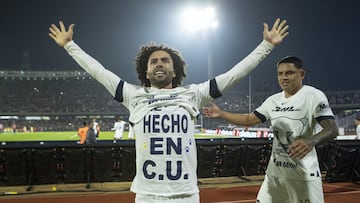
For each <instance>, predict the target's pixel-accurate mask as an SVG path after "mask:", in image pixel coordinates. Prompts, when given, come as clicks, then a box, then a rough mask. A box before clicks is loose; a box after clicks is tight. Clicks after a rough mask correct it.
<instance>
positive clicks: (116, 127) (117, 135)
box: [112, 121, 125, 139]
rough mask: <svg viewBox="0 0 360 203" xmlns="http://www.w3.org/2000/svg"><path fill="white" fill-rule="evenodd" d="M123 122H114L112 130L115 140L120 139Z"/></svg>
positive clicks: (123, 126) (122, 131)
mask: <svg viewBox="0 0 360 203" xmlns="http://www.w3.org/2000/svg"><path fill="white" fill-rule="evenodd" d="M124 128H125V121H116V122H115V123H114V127H113V128H112V130H115V135H114V138H115V139H121V138H122V136H123V133H124Z"/></svg>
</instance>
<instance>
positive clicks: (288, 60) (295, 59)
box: [277, 56, 304, 69]
mask: <svg viewBox="0 0 360 203" xmlns="http://www.w3.org/2000/svg"><path fill="white" fill-rule="evenodd" d="M282 63H292V64H294V66H295V67H296V68H301V69H304V66H303V61H302V60H301V59H300V58H299V57H296V56H286V57H284V58H282V59H281V60H280V61H279V62H278V63H277V66H279V65H280V64H282Z"/></svg>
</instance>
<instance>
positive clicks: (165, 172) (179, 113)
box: [49, 19, 288, 203]
mask: <svg viewBox="0 0 360 203" xmlns="http://www.w3.org/2000/svg"><path fill="white" fill-rule="evenodd" d="M73 28H74V24H71V25H70V26H69V27H68V29H66V28H65V26H64V24H63V22H61V21H60V22H59V27H58V26H56V25H54V24H52V25H51V27H50V28H49V30H50V33H49V36H50V37H51V38H52V39H53V40H54V41H55V42H56V43H57V44H58V45H59V46H61V47H64V48H65V50H66V51H67V52H68V53H69V55H70V56H72V57H73V59H74V60H75V61H76V62H77V63H78V64H79V65H80V66H81V67H82V68H83V69H84V70H85V71H86V72H88V73H89V74H90V75H91V76H92V77H93V78H94V79H96V80H97V81H98V82H100V83H101V84H102V85H103V86H104V87H105V88H106V89H107V90H108V91H109V92H110V94H111V95H112V96H113V97H114V98H115V99H116V100H117V101H119V102H121V103H122V104H123V105H124V106H125V107H127V108H128V109H129V112H130V117H129V121H130V122H131V123H132V125H133V128H134V132H135V134H136V176H135V178H134V180H133V182H132V186H131V191H133V192H134V193H136V198H135V202H136V203H145V202H146V203H149V202H156V203H159V202H160V203H161V202H163V203H168V202H173V203H181V202H182V203H198V202H199V201H200V200H199V189H198V186H197V175H196V167H197V154H196V146H195V137H194V134H195V133H194V132H195V127H194V125H195V119H196V118H197V116H198V115H199V114H200V111H199V109H201V107H203V106H204V105H207V104H208V103H209V102H210V101H212V100H214V99H215V98H218V97H220V96H221V94H222V93H223V91H224V90H225V89H228V88H230V87H232V86H233V85H235V84H236V83H238V82H239V81H240V80H241V79H242V78H243V77H244V76H246V75H247V74H248V73H249V72H250V71H252V70H253V69H254V68H255V67H256V66H257V65H258V64H259V63H260V62H261V61H262V60H263V59H264V58H265V57H266V56H267V55H268V54H269V53H270V52H271V50H272V49H273V48H274V47H275V46H276V45H278V44H280V43H281V42H282V41H283V39H284V38H285V37H286V36H287V35H288V32H287V30H288V25H286V21H285V20H283V21H281V20H280V19H277V20H276V21H275V23H274V25H273V27H272V28H271V29H270V30H269V27H268V25H267V24H266V23H264V31H263V41H262V42H261V43H260V44H259V45H258V47H256V49H255V50H253V51H252V52H251V53H250V54H249V55H248V56H247V57H246V58H244V59H243V60H242V61H241V62H239V63H238V64H236V65H235V66H234V67H233V68H232V69H230V70H229V71H227V72H226V73H223V74H221V75H219V76H216V77H215V78H213V79H211V80H208V81H206V82H203V83H200V84H192V85H189V86H185V87H180V85H181V82H182V80H183V79H184V78H185V76H186V73H185V66H186V63H185V61H184V60H183V58H182V57H181V55H180V54H179V53H178V52H177V51H175V50H173V49H171V48H168V47H165V46H163V45H161V46H157V45H154V44H153V45H149V46H144V47H142V48H141V49H140V51H139V53H138V55H137V57H136V71H137V73H138V78H139V80H140V81H141V86H138V85H133V84H130V83H128V82H126V81H125V80H124V79H122V78H120V77H118V76H117V75H115V74H114V73H112V72H110V71H109V70H107V69H105V68H104V67H103V66H102V65H101V64H100V63H99V62H98V61H96V60H95V59H94V58H92V57H91V56H89V55H88V54H87V53H86V52H84V51H83V50H82V49H81V48H80V47H79V46H78V45H77V44H76V43H75V42H74V41H73Z"/></svg>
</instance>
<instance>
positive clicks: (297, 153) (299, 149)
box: [288, 139, 314, 159]
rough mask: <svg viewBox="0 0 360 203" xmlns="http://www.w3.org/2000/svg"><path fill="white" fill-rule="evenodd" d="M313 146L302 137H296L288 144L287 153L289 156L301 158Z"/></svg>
mask: <svg viewBox="0 0 360 203" xmlns="http://www.w3.org/2000/svg"><path fill="white" fill-rule="evenodd" d="M313 147H314V146H313V145H311V144H310V143H308V142H307V141H306V140H304V139H298V140H296V141H294V142H293V143H292V144H291V145H289V148H288V153H289V156H290V157H291V158H295V159H302V158H304V157H305V156H306V155H307V154H308V153H309V152H311V150H312V148H313Z"/></svg>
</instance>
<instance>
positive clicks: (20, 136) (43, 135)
mask: <svg viewBox="0 0 360 203" xmlns="http://www.w3.org/2000/svg"><path fill="white" fill-rule="evenodd" d="M195 137H196V139H201V138H224V136H219V135H214V136H209V135H196V136H195ZM98 139H99V140H113V139H114V132H113V131H102V132H101V133H100V136H99V138H98ZM124 139H128V132H124ZM77 140H79V137H78V135H77V132H75V131H64V132H33V133H31V132H26V133H24V132H18V133H0V142H25V141H77Z"/></svg>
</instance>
